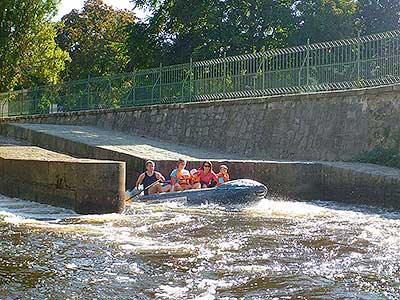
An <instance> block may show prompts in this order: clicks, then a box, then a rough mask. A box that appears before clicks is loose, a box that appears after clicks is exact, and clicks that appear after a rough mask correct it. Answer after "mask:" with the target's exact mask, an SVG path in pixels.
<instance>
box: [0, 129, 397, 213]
mask: <svg viewBox="0 0 400 300" xmlns="http://www.w3.org/2000/svg"><path fill="white" fill-rule="evenodd" d="M0 132H1V133H2V134H3V135H7V136H11V137H17V138H22V139H25V140H27V141H29V142H31V143H34V144H36V145H38V146H42V147H48V148H50V149H52V150H56V151H60V152H65V153H69V154H73V155H76V156H81V157H92V158H97V159H112V160H121V161H125V162H126V164H127V165H129V166H130V168H129V172H128V174H129V176H128V178H129V179H128V181H127V188H131V187H133V185H134V181H135V179H136V178H137V177H138V176H139V174H140V173H141V172H143V169H144V162H145V161H144V159H141V158H139V157H135V156H133V155H127V154H123V153H119V152H117V151H112V150H106V149H101V148H96V147H94V146H89V145H85V144H80V143H77V142H74V141H69V140H66V139H63V138H60V137H56V136H51V135H49V134H46V133H42V132H35V131H32V130H29V129H27V128H24V127H20V126H16V125H15V126H14V125H13V124H0ZM200 163H201V161H198V160H193V161H189V162H188V164H187V168H188V169H191V168H198V167H199V166H200ZM212 163H213V164H214V166H216V167H217V166H219V165H220V164H221V163H224V164H226V165H228V167H229V173H230V175H231V178H243V177H246V178H251V179H254V180H257V181H259V182H262V183H264V184H265V185H266V186H267V187H268V188H269V196H278V197H282V196H283V197H289V198H291V199H293V198H294V199H299V200H309V199H325V200H336V201H345V202H352V203H358V204H372V205H377V206H383V207H390V208H396V209H400V170H399V169H393V168H388V167H384V166H377V165H372V164H361V163H343V162H282V161H280V162H278V161H232V160H230V161H229V160H228V161H212ZM175 164H176V161H170V160H163V161H156V166H157V169H158V170H159V171H161V172H162V173H163V174H164V175H165V176H166V177H168V175H169V172H170V171H171V170H172V169H174V168H175Z"/></svg>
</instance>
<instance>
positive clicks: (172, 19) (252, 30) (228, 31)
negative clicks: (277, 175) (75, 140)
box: [129, 0, 296, 67]
mask: <svg viewBox="0 0 400 300" xmlns="http://www.w3.org/2000/svg"><path fill="white" fill-rule="evenodd" d="M133 2H134V3H135V4H136V5H137V6H140V7H147V8H148V9H150V10H151V11H152V16H151V17H150V18H149V20H148V23H147V24H140V25H139V24H138V25H136V26H133V27H131V29H132V30H131V36H134V37H138V36H140V37H141V38H140V39H135V38H132V39H131V40H130V44H129V47H130V49H132V50H135V49H138V47H139V48H140V49H141V53H145V52H147V53H150V54H151V55H152V58H151V59H148V58H147V59H144V57H143V56H139V58H141V61H140V62H138V61H137V60H136V61H135V60H134V57H135V58H136V52H135V51H131V53H132V56H134V57H132V61H133V62H135V63H136V64H137V66H138V67H140V66H141V65H146V66H147V65H149V64H152V63H156V61H157V58H159V59H160V60H161V62H163V63H167V64H172V63H181V62H188V61H189V59H190V57H192V58H194V59H195V60H200V59H208V58H215V57H221V56H223V55H224V54H226V55H235V54H243V53H252V52H254V51H262V50H269V49H276V48H281V47H283V46H285V45H286V40H287V38H288V37H289V36H290V35H291V34H292V32H293V31H294V29H295V28H296V24H295V16H294V14H293V10H292V6H293V4H294V1H293V0H278V1H276V0H242V1H237V0H206V1H195V2H192V3H191V5H187V1H185V0H165V1H157V0H133ZM146 37H147V38H146ZM146 39H147V40H150V41H152V43H151V45H156V47H155V49H156V50H155V51H145V49H146V46H144V45H138V43H139V42H140V41H142V40H146ZM153 49H154V48H153ZM142 58H143V59H142ZM159 62H160V61H159Z"/></svg>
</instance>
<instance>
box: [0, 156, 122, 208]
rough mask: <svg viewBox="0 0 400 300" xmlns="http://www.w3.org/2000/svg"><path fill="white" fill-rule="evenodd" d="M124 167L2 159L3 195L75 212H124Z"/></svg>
mask: <svg viewBox="0 0 400 300" xmlns="http://www.w3.org/2000/svg"><path fill="white" fill-rule="evenodd" d="M124 186H125V166H124V163H119V162H106V161H102V162H99V161H84V160H81V161H78V160H76V161H46V160H35V159H16V158H6V157H4V155H0V193H1V194H4V195H7V196H9V197H17V198H21V199H26V200H32V201H38V202H41V203H46V204H50V205H54V206H61V207H65V208H69V209H73V210H75V211H76V212H78V213H83V214H93V213H108V212H120V211H121V210H122V209H123V206H124V195H125V189H124Z"/></svg>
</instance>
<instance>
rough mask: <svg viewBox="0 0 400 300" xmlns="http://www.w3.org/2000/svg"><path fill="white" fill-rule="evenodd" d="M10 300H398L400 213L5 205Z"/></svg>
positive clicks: (285, 207) (313, 206)
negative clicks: (97, 211)
mask: <svg viewBox="0 0 400 300" xmlns="http://www.w3.org/2000/svg"><path fill="white" fill-rule="evenodd" d="M0 233H1V242H0V243H1V245H0V247H1V248H0V249H1V256H0V282H1V285H0V299H30V298H33V299H64V300H65V299H198V300H200V299H201V300H206V299H207V300H208V299H399V298H400V297H399V295H400V279H399V278H400V276H399V275H400V254H399V253H400V214H399V213H397V212H390V211H387V210H383V209H377V208H371V207H366V206H354V205H346V204H338V203H335V202H327V201H310V202H295V201H290V200H289V201H288V200H286V201H284V200H282V199H264V200H262V201H261V202H259V203H257V204H256V205H253V206H251V207H236V208H235V209H226V208H224V207H217V206H212V205H203V206H200V207H185V206H182V205H179V204H177V203H167V204H154V205H153V204H152V205H146V204H143V203H141V204H137V203H136V204H132V205H131V206H130V207H129V209H128V210H127V211H126V214H122V215H120V214H107V215H89V216H84V215H78V214H76V213H74V212H72V211H69V210H65V209H61V208H56V207H52V206H48V205H42V204H38V203H34V202H29V201H23V200H19V199H10V198H6V197H3V196H0Z"/></svg>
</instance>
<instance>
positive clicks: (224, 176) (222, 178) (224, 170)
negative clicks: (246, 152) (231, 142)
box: [217, 165, 229, 186]
mask: <svg viewBox="0 0 400 300" xmlns="http://www.w3.org/2000/svg"><path fill="white" fill-rule="evenodd" d="M217 178H218V182H217V185H218V186H220V185H221V184H223V183H224V182H227V181H229V174H228V167H227V166H226V165H220V166H219V173H218V174H217Z"/></svg>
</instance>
